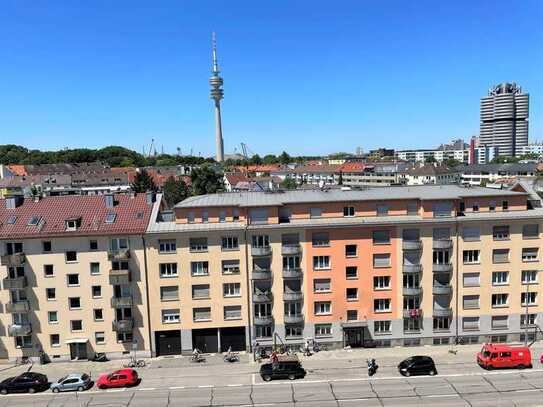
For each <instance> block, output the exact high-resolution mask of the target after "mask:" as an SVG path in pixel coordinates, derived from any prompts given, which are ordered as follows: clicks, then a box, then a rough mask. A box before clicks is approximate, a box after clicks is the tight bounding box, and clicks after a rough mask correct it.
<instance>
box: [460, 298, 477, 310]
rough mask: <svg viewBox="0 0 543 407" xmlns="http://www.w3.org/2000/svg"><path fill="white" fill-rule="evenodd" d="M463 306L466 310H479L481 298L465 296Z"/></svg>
mask: <svg viewBox="0 0 543 407" xmlns="http://www.w3.org/2000/svg"><path fill="white" fill-rule="evenodd" d="M462 306H463V308H464V309H478V308H479V296H478V295H464V296H463V297H462Z"/></svg>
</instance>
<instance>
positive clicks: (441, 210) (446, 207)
mask: <svg viewBox="0 0 543 407" xmlns="http://www.w3.org/2000/svg"><path fill="white" fill-rule="evenodd" d="M452 210H453V204H452V202H438V203H435V204H434V218H438V217H443V216H451V212H452Z"/></svg>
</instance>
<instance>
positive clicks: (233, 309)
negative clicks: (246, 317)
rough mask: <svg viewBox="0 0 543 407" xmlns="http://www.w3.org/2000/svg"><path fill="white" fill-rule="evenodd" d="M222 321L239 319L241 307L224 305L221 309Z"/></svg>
mask: <svg viewBox="0 0 543 407" xmlns="http://www.w3.org/2000/svg"><path fill="white" fill-rule="evenodd" d="M223 313H224V319H225V320H231V319H241V305H225V306H224V309H223Z"/></svg>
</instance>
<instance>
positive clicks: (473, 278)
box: [462, 273, 480, 287]
mask: <svg viewBox="0 0 543 407" xmlns="http://www.w3.org/2000/svg"><path fill="white" fill-rule="evenodd" d="M462 279H463V282H464V287H479V284H480V282H479V273H464V274H463V275H462Z"/></svg>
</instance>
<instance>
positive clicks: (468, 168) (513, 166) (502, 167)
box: [456, 163, 537, 174]
mask: <svg viewBox="0 0 543 407" xmlns="http://www.w3.org/2000/svg"><path fill="white" fill-rule="evenodd" d="M456 169H457V170H459V171H460V172H463V173H480V172H488V173H492V174H493V173H497V172H508V173H518V172H536V171H537V163H504V164H470V165H459V166H458V167H456Z"/></svg>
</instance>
